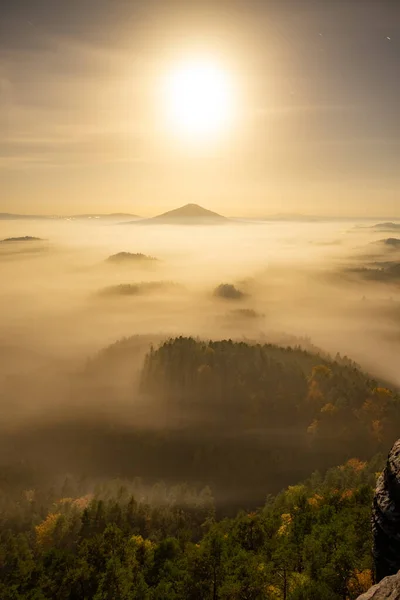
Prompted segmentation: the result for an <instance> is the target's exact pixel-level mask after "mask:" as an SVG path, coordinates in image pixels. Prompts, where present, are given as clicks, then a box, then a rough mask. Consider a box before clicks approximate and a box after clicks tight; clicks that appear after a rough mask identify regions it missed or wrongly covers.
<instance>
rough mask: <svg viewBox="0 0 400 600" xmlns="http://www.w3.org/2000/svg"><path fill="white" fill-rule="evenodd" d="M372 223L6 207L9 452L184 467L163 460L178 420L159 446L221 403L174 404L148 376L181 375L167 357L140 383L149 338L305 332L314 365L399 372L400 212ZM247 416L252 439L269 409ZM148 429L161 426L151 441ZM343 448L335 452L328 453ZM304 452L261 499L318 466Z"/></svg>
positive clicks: (44, 461)
mask: <svg viewBox="0 0 400 600" xmlns="http://www.w3.org/2000/svg"><path fill="white" fill-rule="evenodd" d="M374 225H376V224H375V223H368V222H367V223H365V222H350V221H349V222H346V221H338V222H334V221H329V222H328V221H325V222H324V221H311V222H307V221H297V222H296V221H253V222H251V221H239V220H230V221H226V222H225V223H223V224H215V225H209V226H205V225H199V226H197V225H193V226H188V225H166V224H160V225H158V224H147V223H146V224H145V223H140V222H136V223H132V224H127V223H119V222H104V221H102V222H99V221H97V220H96V219H76V220H74V219H72V220H63V219H55V220H51V219H42V220H40V219H38V220H19V221H15V220H10V221H0V239H1V240H7V241H2V242H1V243H0V276H1V280H2V282H3V285H2V286H1V292H0V311H1V313H0V314H1V322H0V386H1V387H0V398H1V402H2V415H3V419H2V424H1V428H2V442H1V443H2V466H3V467H4V466H8V465H10V464H11V465H14V466H15V465H19V467H18V468H20V467H21V465H23V466H24V467H23V468H26V469H27V470H29V469H31V468H32V469H34V470H38V471H40V472H42V473H45V472H46V473H47V472H48V473H50V474H51V475H56V476H57V477H60V476H64V475H65V474H66V473H70V472H71V473H73V474H77V475H82V476H83V475H85V476H99V477H100V476H107V477H110V476H112V477H114V476H123V477H125V476H128V477H136V476H138V477H141V478H144V479H146V476H147V475H149V477H150V480H151V481H155V480H158V479H163V480H166V481H167V482H171V481H172V482H177V481H178V482H179V481H181V480H183V481H187V480H188V472H189V473H190V470H191V467H190V465H186V466H182V468H181V467H179V468H175V467H174V468H172V467H171V465H175V466H176V465H178V464H180V462H179V461H180V460H181V458H179V459H176V458H171V457H170V462H169V463H168V464H169V466H168V465H166V464H163V461H162V458H160V459H158V458H157V456H159V454H157V452H158V453H159V452H160V451H161V453H163V452H164V450H165V449H163V448H164V445H163V444H164V442H165V439H164V438H163V437H162V436H165V435H168V434H167V433H166V432H169V433H170V432H171V431H174V430H175V429H176V430H179V435H178V434H177V435H178V438H179V439H178V438H177V439H178V441H177V439H175V438H173V441H171V440H170V441H169V442H166V446H165V448H169V450H168V449H167V450H165V452H166V454H167V453H168V452H169V451H171V452H172V450H171V448H172V446H173V445H174V444H175V445H177V448H181V450H179V452H178V450H176V451H177V452H178V454H179V456H180V457H181V456H182V452H183V454H185V452H186V450H187V447H188V446H187V444H189V445H190V444H192V443H194V444H195V437H193V439H192V440H188V439H186V441H182V438H181V437H179V436H181V435H185V432H186V435H188V436H189V433H188V432H189V431H191V432H193V431H194V429H193V427H194V424H195V423H196V427H197V426H199V427H200V430H201V431H202V432H203V433H199V431H198V430H197V429H196V435H198V436H199V440H200V441H199V447H201V446H202V444H204V443H205V442H204V436H203V434H204V430H203V429H202V428H203V426H206V427H208V428H210V429H212V427H213V426H214V425H215V423H216V422H218V419H216V416H215V414H214V409H213V406H212V405H210V406H208V408H207V410H203V409H202V408H197V409H196V410H193V411H192V410H190V411H189V412H185V411H186V409H183V414H184V417H183V416H182V414H180V415H179V414H178V413H179V410H180V409H179V408H177V407H176V406H174V408H167V409H166V406H167V404H166V402H167V400H165V398H164V399H163V400H162V399H161V396H160V393H161V395H162V393H163V391H162V390H161V392H160V390H158V391H157V390H156V389H155V387H154V386H155V385H156V384H157V385H159V386H161V387H162V386H163V383H162V382H163V377H164V376H165V377H167V379H166V380H165V381H166V383H165V386H166V387H168V385H169V383H168V382H170V381H171V377H172V375H171V376H170V375H168V376H167V375H165V373H166V372H167V371H168V368H169V367H168V365H171V364H173V363H171V362H168V361H171V360H172V361H173V360H175V359H173V358H172V359H166V360H167V362H166V363H165V365H164V367H162V369H161V371H160V372H158V371H157V369H158V367H157V368H156V367H154V369H155V371H154V373H156V374H155V375H154V382H153V381H151V379H152V377H153V376H152V375H151V373H152V372H153V371H152V369H153V367H151V368H150V369H149V370H148V372H147V375H146V376H145V380H146V382H145V385H144V387H143V377H144V375H143V373H144V372H145V370H143V369H144V365H145V364H148V362H146V361H148V360H150V361H151V360H152V358H151V357H150V359H149V352H156V353H157V349H158V348H159V347H160V346H161V345H162V344H164V343H165V342H166V341H167V340H169V339H173V338H179V337H180V336H183V337H193V338H195V339H196V340H199V342H202V341H204V343H206V344H207V343H208V341H209V340H212V341H213V342H216V341H218V340H229V339H231V340H233V341H234V342H246V344H247V345H249V346H252V345H254V344H262V345H264V344H267V345H268V344H273V345H277V346H282V347H285V348H286V347H287V346H290V347H294V348H295V347H298V346H300V347H301V348H302V349H304V350H306V351H309V352H311V353H313V356H314V355H315V356H317V357H319V358H316V359H315V360H314V359H313V360H314V362H313V364H314V365H315V364H318V361H319V360H324V361H325V360H326V361H329V360H330V357H331V358H332V360H334V359H335V357H336V358H337V355H340V357H339V359H338V360H339V361H340V360H347V358H345V359H343V357H349V359H351V360H352V361H355V363H357V364H358V365H359V366H360V368H361V369H362V370H363V371H364V372H365V373H367V375H368V376H370V377H371V378H373V379H375V380H376V381H377V382H378V383H379V385H385V386H389V387H391V389H397V388H399V387H400V375H399V372H398V359H397V357H398V353H399V351H400V288H399V283H400V274H399V272H398V264H399V262H400V249H399V246H398V244H397V242H396V239H397V238H396V225H393V224H384V225H380V226H379V227H378V228H377V227H374ZM397 227H398V226H397ZM26 236H28V237H26ZM10 238H11V239H10ZM18 238H25V239H18ZM30 238H32V239H30ZM393 240H394V241H393ZM396 269H397V270H396ZM246 347H247V346H246ZM274 347H275V346H274ZM151 348H152V350H151ZM167 349H168V347H167ZM171 352H172V354H171V356H174V352H175V350H173V351H172V350H171ZM196 352H197V351H196ZM210 352H214V350H210ZM249 352H250V350H249ZM274 352H275V350H274ZM146 356H147V358H146ZM176 356H178V355H176ZM249 356H250V355H249ZM321 357H322V358H321ZM157 360H158V359H157ZM157 360H155V361H154V365H157V364H158V362H157ZM179 360H181V359H179ZM246 360H248V359H247V358H246ZM249 360H250V363H251V361H252V360H253V359H251V358H249ZM282 360H283V364H284V365H285V364H286V362H285V361H286V359H282ZM299 360H300V361H301V360H303V359H301V357H300V358H299ZM250 363H249V364H250ZM178 364H180V363H178ZM310 365H311V363H310ZM203 367H204V365H203V366H201V365H200V367H199V372H202V369H203ZM186 368H189V367H188V366H186V367H182V369H186ZM204 368H206V369H208V368H209V367H204ZM232 368H233V367H232ZM285 368H286V367H285ZM346 368H347V367H346ZM354 368H355V367H354ZM307 369H309V367H307ZM203 370H204V369H203ZM307 372H308V371H307ZM157 373H158V374H157ZM171 373H172V371H171ZM293 377H294V375H293ZM309 377H312V375H309ZM306 381H310V380H306V379H304V382H306ZM182 385H183V383H182ZM243 385H244V384H243ZM301 385H303V384H301ZM165 386H164V387H165ZM182 389H183V388H182ZM371 389H372V388H371ZM174 393H175V392H174ZM180 393H181V392H179V394H180ZM256 393H257V392H254V394H256ZM309 393H311V392H309ZM179 394H178V395H179ZM182 394H183V392H182ZM227 394H228V396H229V393H228V392H227ZM254 394H253V396H251V395H250V396H249V397H250V398H253V397H255V396H254ZM228 400H229V397H228ZM197 419H198V422H197ZM307 419H309V420H310V417H309V416H308V417H307ZM267 422H268V419H267ZM310 422H311V421H310ZM188 423H189V425H188ZM200 423H201V426H200ZM243 423H244V422H243ZM271 423H272V421H271ZM279 423H280V424H279ZM282 423H283V422H281V421H279V420H278V421H276V423H275V425H274V426H272V424H271V425H268V426H267V430H266V431H267V435H268V436H269V438H268V439H270V440H272V439H276V438H277V436H278V437H282V439H283V440H284V445H285V448H287V447H290V445H291V443H292V442H291V441H290V440H293V439H295V438H296V435H298V432H297V433H296V434H295V433H294V429H295V428H296V427H297V425H296V423H293V425H290V424H289V423H288V424H287V427H286V425H285V424H282ZM307 424H309V423H308V422H307V423H306V424H305V425H307ZM235 427H236V426H235ZM246 427H247V426H246V425H245V424H243V430H240V431H239V430H237V429H233V430H232V431H235V434H234V435H235V436H245V437H246V440H247V441H246V444H247V445H248V444H250V446H251V445H252V444H253V443H255V444H258V443H259V441H258V438H259V437H260V435H261V433H260V431H261V432H262V431H264V429H262V428H265V427H266V425H265V423H264V424H261V423H260V428H261V429H260V431H258V432H257V431H256V430H254V428H253V426H252V427H251V428H249V427H247V428H246ZM282 427H283V429H282ZM292 427H293V428H294V429H293V430H292V429H291V428H292ZM303 429H304V428H303ZM305 430H306V428H305V429H304V431H305ZM296 431H297V430H296ZM132 432H134V440H133V441H132V440H131V438H130V436H131V433H132ZM145 432H146V435H147V434H148V433H149V432H152V433H151V436H152V435H155V436H160V435H161V438H160V437H158V438H157V441H154V440H153V442H152V441H149V440H148V439H147V440H146V441H143V439H142V438H140V436H141V435H145ZM264 433H265V431H264ZM190 435H191V434H190ZM207 435H209V434H207ZM210 435H211V434H210ZM230 435H231V434H230ZM232 435H233V433H232ZM138 436H139V437H138ZM202 436H203V437H202ZM296 439H297V438H296ZM163 440H164V441H163ZM207 443H208V442H207ZM229 443H230V442H229ZM296 443H297V442H293V444H294V446H293V451H294V452H295V451H296ZM301 443H302V444H303V445H304V444H305V441H304V442H303V441H302V442H301ZM152 444H153V446H154V448H155V447H157V448H158V450H157V452H156V453H155V455H154V456H151V454H152V452H153V451H152V450H151V447H152ZM171 444H172V445H171ZM195 445H196V444H195ZM250 446H249V447H250ZM251 447H252V446H251ZM304 447H305V446H304ZM149 448H150V450H149ZM182 448H183V449H184V450H182ZM252 448H253V447H252ZM160 449H161V450H160ZM224 451H225V450H224ZM249 451H250V450H249ZM335 451H336V450H335ZM346 451H348V452H351V449H350V448H348V449H347V450H346ZM187 452H188V456H189V455H190V452H191V450H187ZM196 452H197V450H196V449H193V457H194V458H193V460H194V461H195V463H193V464H200V463H201V465H202V466H198V467H195V472H194V474H193V481H194V483H196V482H199V483H201V485H203V484H208V483H211V484H212V483H213V482H215V481H217V482H219V483H220V484H221V486H222V487H223V485H224V483H223V478H222V479H221V476H217V475H216V474H215V473H213V474H212V475H210V477H208V473H209V472H208V471H207V467H206V466H204V465H205V464H206V463H204V464H203V463H202V461H203V462H204V460H205V459H204V457H203V458H196V456H197V455H196ZM227 452H228V451H227ZM252 452H253V454H251V455H249V456H255V455H257V452H258V451H257V450H254V448H253V449H252ZM307 452H308V450H307ZM321 455H322V454H321ZM171 456H172V455H171ZM346 456H347V455H343V458H346ZM341 458H342V456H340V457H337V455H336V454H335V455H334V456H333V457H331V458H330V459H327V460H326V463H323V464H321V465H320V466H321V467H322V468H324V467H326V466H329V465H330V464H337V462H338V461H339V459H341ZM207 460H208V459H207ZM250 460H251V458H250ZM274 460H277V461H278V459H276V458H274ZM284 460H287V457H286V458H285V459H284ZM196 461H199V462H198V463H196ZM335 461H336V462H335ZM300 462H301V461H300V459H299V470H298V471H296V469H294V471H293V472H290V473H287V476H285V475H282V477H281V478H278V479H277V478H276V476H275V479H274V485H272V487H271V488H270V487H269V486H268V483H266V480H265V481H264V480H263V481H262V482H261V483H260V485H259V488H257V490H256V493H255V498H256V499H255V500H254V501H256V500H257V501H258V500H259V499H260V498H261V499H262V498H263V497H265V493H266V492H269V491H273V492H276V491H279V489H280V487H281V486H283V485H287V484H288V483H294V482H296V481H297V480H299V479H300V478H301V477H303V476H305V475H306V474H308V473H309V471H310V469H309V465H308V462H307V460H306V459H305V458H304V456H303V459H302V462H301V465H300ZM158 463H159V464H158ZM277 464H279V461H278V463H277ZM157 465H158V466H157ZM316 466H318V464H317V463H316ZM21 468H22V467H21ZM226 468H228V467H226V465H224V466H222V467H221V469H226ZM228 470H229V469H228ZM210 472H211V471H210ZM283 473H285V469H283ZM221 482H222V483H221ZM226 485H227V490H228V491H227V494H228V495H229V494H231V495H235V494H236V493H237V489H238V488H237V485H236V484H235V483H234V482H232V481H231V480H229V481H228V480H227V481H226ZM235 485H236V487H235ZM251 485H253V483H252V482H250V483H249V489H250V488H251ZM222 496H223V491H222V492H220V497H222ZM247 500H248V499H246V498H244V500H243V501H244V502H247ZM240 501H241V500H240V498H239V499H238V502H240ZM250 502H253V500H252V499H251V500H250Z"/></svg>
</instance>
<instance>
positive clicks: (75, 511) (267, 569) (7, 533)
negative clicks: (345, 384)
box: [0, 459, 380, 600]
mask: <svg viewBox="0 0 400 600" xmlns="http://www.w3.org/2000/svg"><path fill="white" fill-rule="evenodd" d="M379 462H380V461H379V459H377V460H374V461H372V462H371V464H367V463H363V462H361V461H359V460H357V459H353V460H351V461H348V463H347V464H345V465H343V466H341V467H337V468H334V469H331V470H330V471H328V472H327V473H326V475H325V476H324V477H321V476H318V475H317V474H316V475H313V476H312V477H311V478H310V479H309V480H308V481H305V482H304V483H303V484H301V485H296V486H291V487H289V488H288V489H287V490H285V491H283V492H281V493H280V494H279V495H278V496H276V497H275V498H269V499H268V501H267V503H266V504H265V506H264V507H263V508H262V509H260V510H257V511H254V512H251V513H247V512H243V511H241V512H240V513H238V514H237V515H236V517H234V518H225V519H223V520H220V521H216V520H215V519H214V517H213V510H212V506H210V495H209V492H208V491H203V492H201V493H199V494H196V493H194V491H193V490H191V489H190V488H188V487H187V486H182V488H175V489H174V490H171V489H168V488H166V487H165V486H163V485H161V484H157V485H156V486H155V487H154V488H153V489H152V490H150V492H149V493H148V497H149V498H150V497H152V498H153V499H157V503H156V504H149V503H147V502H141V501H137V500H136V499H135V498H133V497H132V496H131V495H130V492H129V485H128V484H127V485H126V486H121V485H119V486H118V485H116V484H112V485H102V486H100V487H99V488H98V490H97V491H96V493H95V494H94V495H91V496H85V497H83V498H82V497H81V498H69V499H65V498H64V499H58V500H56V501H55V502H54V500H51V495H50V494H46V493H43V494H42V495H43V497H45V496H47V497H48V504H47V507H44V508H45V514H44V515H43V517H42V518H41V517H40V515H39V514H38V513H37V512H35V511H32V510H31V505H30V504H29V502H28V501H27V499H26V494H25V495H23V496H22V497H21V498H20V507H21V511H20V513H19V517H18V518H16V517H15V515H14V514H13V513H12V514H11V515H10V519H9V520H8V515H3V523H2V528H1V534H0V597H1V598H2V599H3V598H4V599H5V600H11V599H13V600H14V599H17V600H22V599H28V600H47V599H50V598H60V599H71V600H82V599H87V600H115V599H119V600H137V599H140V600H186V599H188V598H190V599H191V600H217V599H218V600H242V599H246V600H281V599H282V600H283V599H286V600H313V599H315V600H316V599H317V598H318V599H319V598H324V599H325V598H326V599H327V600H341V599H342V598H347V599H349V600H353V599H354V598H356V597H357V595H358V594H360V593H361V592H362V591H364V590H365V589H367V588H368V587H369V585H370V584H371V573H372V558H371V532H370V506H371V500H372V495H373V486H374V484H375V477H376V474H375V470H376V468H377V464H378V463H379ZM63 487H69V488H72V487H73V482H72V481H69V482H68V484H67V483H65V484H64V486H63ZM37 495H39V494H37ZM28 498H30V501H32V494H30V495H28ZM167 498H168V501H167V500H166V499H167ZM21 529H22V530H23V531H21Z"/></svg>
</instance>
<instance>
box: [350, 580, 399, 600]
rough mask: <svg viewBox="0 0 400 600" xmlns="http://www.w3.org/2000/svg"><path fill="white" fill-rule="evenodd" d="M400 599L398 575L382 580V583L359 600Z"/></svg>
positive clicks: (358, 599)
mask: <svg viewBox="0 0 400 600" xmlns="http://www.w3.org/2000/svg"><path fill="white" fill-rule="evenodd" d="M399 598H400V573H397V575H392V576H391V577H385V579H382V581H381V582H380V583H378V584H377V585H374V586H373V587H372V588H371V589H369V590H368V592H365V594H362V596H359V597H358V598H357V600H399Z"/></svg>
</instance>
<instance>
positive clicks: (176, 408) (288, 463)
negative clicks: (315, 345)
mask: <svg viewBox="0 0 400 600" xmlns="http://www.w3.org/2000/svg"><path fill="white" fill-rule="evenodd" d="M141 390H142V393H145V394H147V395H148V398H147V402H148V407H149V410H151V407H153V408H154V411H155V414H156V417H155V418H157V419H158V420H159V421H160V422H161V423H162V424H163V428H164V432H165V436H164V438H163V450H162V453H161V457H162V458H161V461H162V462H165V464H169V460H171V462H173V461H174V460H175V463H174V464H176V468H179V469H180V472H181V473H182V474H183V473H184V474H185V478H191V474H192V473H193V474H196V478H198V479H199V480H200V481H204V482H207V483H209V484H211V485H212V486H213V488H215V490H216V494H217V498H218V499H219V498H220V495H221V494H222V493H223V491H224V492H225V494H227V495H228V497H230V496H231V497H234V498H236V499H237V498H240V501H241V502H242V503H245V504H250V505H251V504H252V505H254V503H257V502H261V501H262V498H263V494H265V493H266V492H274V493H276V492H277V491H279V489H281V488H282V487H284V486H286V485H289V484H290V483H291V482H293V481H298V480H300V479H303V478H305V477H307V476H308V475H309V473H310V472H311V471H312V470H315V469H326V468H328V467H331V466H334V465H337V464H340V463H342V462H344V461H346V460H348V459H349V458H351V457H353V456H357V457H360V458H363V459H368V458H370V457H371V456H373V455H374V454H375V453H377V452H379V451H381V450H382V449H386V448H387V447H390V444H391V443H392V441H393V439H395V438H396V435H397V431H398V429H399V426H400V401H399V397H398V395H397V394H395V393H394V392H392V391H390V390H388V389H387V388H384V387H380V386H379V385H378V384H377V383H376V382H375V381H373V380H371V379H370V378H369V377H368V376H366V375H365V374H364V373H362V372H361V371H360V370H359V368H358V367H357V366H356V365H355V364H354V363H352V362H351V361H350V360H349V359H347V358H341V357H339V356H337V359H336V360H335V361H331V360H328V359H327V358H326V357H323V356H321V355H318V354H315V353H309V352H306V351H304V350H302V349H300V348H282V347H279V346H275V345H268V344H267V345H262V346H261V345H251V344H247V343H243V342H236V343H235V342H232V341H221V342H202V341H196V340H194V339H191V338H177V339H173V340H170V341H168V342H166V343H164V344H163V345H161V346H160V347H159V348H158V349H156V350H154V349H152V350H151V351H150V353H149V354H148V356H147V357H146V359H145V366H144V370H143V374H142V380H141ZM170 452H171V453H175V454H174V458H173V457H172V455H170V454H169V453H170ZM178 465H179V467H178Z"/></svg>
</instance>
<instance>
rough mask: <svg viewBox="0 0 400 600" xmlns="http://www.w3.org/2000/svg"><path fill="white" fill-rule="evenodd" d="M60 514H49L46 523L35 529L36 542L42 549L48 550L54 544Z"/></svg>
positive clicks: (43, 522)
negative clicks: (54, 534)
mask: <svg viewBox="0 0 400 600" xmlns="http://www.w3.org/2000/svg"><path fill="white" fill-rule="evenodd" d="M60 516H61V514H60V513H49V514H48V515H47V517H46V518H45V520H44V521H42V522H41V523H40V524H39V525H37V526H36V527H35V532H36V542H37V544H38V546H40V547H41V548H48V547H50V546H51V545H52V543H53V533H54V530H55V528H56V525H57V522H58V519H59V518H60Z"/></svg>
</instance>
